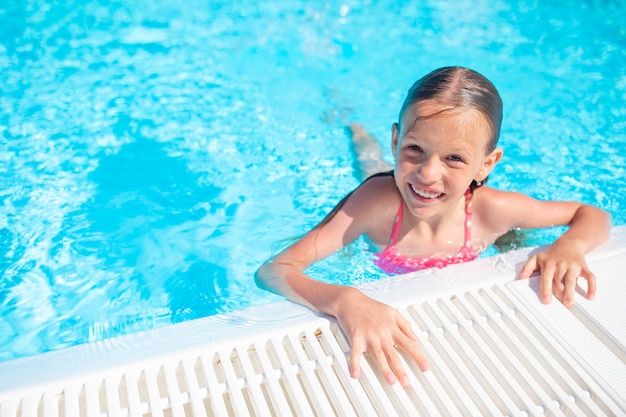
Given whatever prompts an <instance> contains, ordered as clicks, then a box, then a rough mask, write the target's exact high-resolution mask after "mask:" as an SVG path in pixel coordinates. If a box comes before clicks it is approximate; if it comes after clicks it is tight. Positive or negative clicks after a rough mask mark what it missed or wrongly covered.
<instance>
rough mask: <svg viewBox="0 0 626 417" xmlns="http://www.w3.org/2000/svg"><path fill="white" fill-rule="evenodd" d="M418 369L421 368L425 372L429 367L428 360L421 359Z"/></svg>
mask: <svg viewBox="0 0 626 417" xmlns="http://www.w3.org/2000/svg"><path fill="white" fill-rule="evenodd" d="M420 369H421V370H422V372H426V371H428V369H429V368H428V362H426V361H422V362H421V363H420Z"/></svg>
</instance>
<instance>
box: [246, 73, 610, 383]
mask: <svg viewBox="0 0 626 417" xmlns="http://www.w3.org/2000/svg"><path fill="white" fill-rule="evenodd" d="M501 120H502V101H501V99H500V96H499V94H498V92H497V90H496V89H495V87H494V86H493V85H492V84H491V82H489V81H488V80H487V79H486V78H484V77H483V76H481V75H480V74H478V73H476V72H474V71H472V70H469V69H466V68H462V67H446V68H440V69H437V70H435V71H433V72H431V73H430V74H428V75H426V76H425V77H423V78H421V79H419V80H418V81H417V82H416V83H415V84H414V85H413V86H412V87H411V89H410V90H409V92H408V95H407V98H406V99H405V101H404V104H403V105H402V108H401V110H400V116H399V120H398V122H397V123H394V124H393V125H392V128H391V146H392V151H393V156H394V157H395V165H394V169H393V171H390V172H386V173H381V174H377V175H373V176H371V177H370V178H368V179H367V180H366V181H364V182H363V183H362V184H361V185H360V186H359V187H357V188H356V189H355V190H354V191H353V192H351V193H350V194H348V195H347V196H346V197H345V198H344V199H343V200H342V201H341V202H340V203H339V204H338V205H337V206H336V207H335V208H334V209H333V210H332V211H331V212H330V214H329V215H328V216H327V217H326V218H325V219H324V220H322V222H321V223H320V224H319V225H317V226H316V227H315V228H314V229H313V230H311V231H310V232H308V233H307V234H306V235H304V236H303V237H302V238H301V239H299V240H298V241H297V242H295V243H294V244H293V245H291V246H289V247H288V248H286V249H285V250H283V251H282V252H281V253H279V254H278V255H276V256H275V257H274V258H273V259H270V260H269V261H267V262H266V263H265V264H263V265H262V266H261V268H259V270H258V271H257V273H256V280H257V283H258V285H259V286H260V287H262V288H265V289H267V290H270V291H273V292H275V293H278V294H281V295H283V296H285V297H287V298H289V299H291V300H293V301H295V302H297V303H300V304H303V305H306V306H308V307H310V308H312V309H314V310H316V311H318V312H321V313H323V314H328V315H331V316H334V317H335V318H336V319H337V322H338V324H339V326H340V327H341V328H342V330H343V331H344V333H345V334H346V336H347V338H348V340H349V342H350V346H351V353H350V358H349V366H350V373H351V375H352V377H354V378H358V377H359V375H360V357H361V354H362V353H364V352H368V353H369V354H370V355H371V356H372V358H373V359H374V361H375V362H376V364H377V366H378V367H379V368H380V370H381V372H382V374H383V376H384V377H385V379H386V380H387V382H388V383H390V384H393V383H395V382H396V381H397V380H399V381H400V383H401V384H402V386H407V385H408V383H409V382H408V381H409V380H408V377H407V376H406V372H405V370H404V368H403V366H402V364H401V361H400V357H399V354H398V352H397V350H396V349H397V348H400V349H402V350H404V351H405V352H406V353H407V354H408V355H409V356H410V357H411V358H412V359H413V360H415V361H416V363H417V364H418V366H419V367H420V369H421V370H423V371H424V370H426V369H428V365H427V363H426V360H425V358H424V356H423V355H422V353H421V352H420V351H419V350H418V348H417V346H416V343H415V341H416V337H415V334H414V333H413V331H412V330H411V327H410V324H409V323H408V321H407V320H406V319H405V318H403V317H402V316H401V315H400V314H399V313H398V312H397V310H395V309H394V308H392V307H390V306H387V305H385V304H382V303H380V302H378V301H376V300H373V299H371V298H369V297H367V296H366V295H365V294H363V293H362V292H360V291H359V290H357V289H356V288H353V287H349V286H339V285H333V284H328V283H324V282H320V281H317V280H314V279H312V278H310V277H308V276H307V275H306V274H304V273H303V271H304V270H305V269H306V268H308V267H309V266H310V265H311V264H312V263H314V262H316V261H318V260H320V259H322V258H324V257H326V256H329V255H330V254H332V253H334V252H336V251H337V250H339V249H340V248H342V247H344V246H345V245H347V244H349V243H350V242H352V241H354V240H355V239H356V238H358V237H359V236H361V235H364V236H365V238H366V239H367V240H368V241H369V242H370V245H371V247H372V250H374V251H376V252H377V253H376V254H375V258H374V259H375V262H376V264H377V265H378V266H379V267H380V268H382V269H383V270H384V271H387V272H389V273H405V272H410V271H414V270H418V269H423V268H429V267H433V266H436V267H443V266H445V265H448V264H450V263H458V262H466V261H470V260H472V259H475V258H476V257H477V256H478V254H479V253H480V251H481V250H483V249H484V248H486V247H487V246H488V245H489V244H491V243H493V242H494V240H495V239H496V238H498V237H499V236H501V235H503V234H504V233H506V232H507V231H509V230H511V229H514V228H542V227H551V226H557V225H568V226H569V228H568V230H567V231H566V232H565V233H564V234H563V235H562V236H561V237H560V238H559V239H557V240H556V241H555V242H554V243H553V244H552V246H551V247H549V248H548V249H547V250H545V251H543V252H541V253H538V254H536V255H533V256H532V257H531V258H530V259H529V260H528V262H527V263H526V264H525V265H524V267H523V268H522V270H521V273H520V278H528V277H530V275H531V274H532V273H533V272H534V271H536V270H540V271H541V285H540V297H541V299H542V301H543V302H545V303H549V302H550V301H551V295H552V294H553V293H554V295H555V296H556V297H557V298H558V299H559V300H561V301H562V302H563V303H564V304H565V305H566V306H569V305H571V303H572V300H573V294H574V290H575V287H576V280H577V278H578V277H583V278H584V279H585V280H587V287H588V291H587V295H586V296H587V298H589V299H591V298H593V296H594V293H595V287H596V280H595V277H594V275H593V274H592V273H591V271H590V270H589V269H588V267H587V265H586V263H585V257H584V254H585V252H587V251H589V250H591V249H592V248H594V247H596V246H598V245H599V244H601V243H602V242H604V241H605V240H606V239H607V238H608V235H609V232H610V227H611V226H610V218H609V215H608V214H607V213H605V212H604V211H602V210H600V209H598V208H595V207H592V206H588V205H584V204H580V203H574V202H549V201H538V200H535V199H533V198H531V197H528V196H525V195H522V194H519V193H515V192H505V191H498V190H496V189H493V188H489V187H486V186H483V184H484V183H485V181H486V180H487V176H488V175H489V173H490V172H491V171H492V170H493V168H494V167H495V165H496V164H497V163H498V161H499V160H500V158H501V157H502V150H501V149H499V148H497V147H496V144H497V141H498V136H499V133H500V124H501ZM354 130H355V128H353V133H355V138H354V140H355V144H356V146H359V143H358V139H359V134H361V138H362V139H363V138H364V136H362V132H356V131H354ZM365 139H367V138H365Z"/></svg>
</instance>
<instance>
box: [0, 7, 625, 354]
mask: <svg viewBox="0 0 626 417" xmlns="http://www.w3.org/2000/svg"><path fill="white" fill-rule="evenodd" d="M180 3H181V4H171V2H165V1H156V2H145V1H124V2H121V1H119V2H108V3H103V2H97V1H88V2H82V4H79V5H71V6H68V5H65V4H61V2H48V3H47V4H42V3H40V2H34V1H24V2H16V1H12V2H8V3H5V4H3V5H2V6H0V11H1V13H0V69H1V71H0V77H1V80H2V81H1V83H0V85H1V86H2V90H3V93H2V95H1V96H0V109H1V111H0V117H1V121H0V129H1V130H2V142H1V144H0V175H2V186H1V187H0V193H1V196H2V206H1V208H0V248H1V249H0V250H1V252H0V253H2V255H3V257H2V258H1V259H2V260H1V261H0V262H1V264H0V265H1V266H0V268H2V269H1V271H2V278H1V281H0V346H1V347H2V348H1V349H0V360H7V359H12V358H16V357H19V356H25V355H31V354H37V353H41V352H44V351H48V350H55V349H60V348H62V347H66V346H71V345H75V344H80V343H84V342H87V341H94V340H99V339H103V338H107V337H110V336H115V335H119V334H125V333H132V332H136V331H139V330H143V329H148V328H152V327H158V326H164V325H166V324H170V323H173V322H181V321H185V320H190V319H193V318H197V317H204V316H210V315H214V314H217V313H221V312H228V311H233V310H237V309H241V308H243V307H246V306H248V305H256V304H262V303H266V302H270V301H274V300H277V299H278V298H277V297H275V296H273V295H270V294H268V293H264V292H262V291H260V290H258V289H257V288H256V287H255V285H254V282H253V279H252V275H253V273H254V271H255V269H256V268H257V267H258V265H259V264H260V263H261V262H262V261H264V260H265V259H266V258H267V257H269V256H270V255H271V254H272V253H273V252H274V251H276V250H278V249H279V248H280V247H281V246H282V245H284V244H285V242H288V241H289V239H290V238H291V237H293V236H297V235H299V234H301V233H302V232H304V231H305V230H307V229H308V228H309V227H311V226H312V225H314V224H316V223H317V222H318V221H319V220H320V219H321V218H322V217H323V215H324V214H325V213H326V212H327V211H328V210H329V209H330V208H332V206H333V205H334V204H335V203H336V202H337V201H338V200H339V198H341V197H342V196H343V195H344V194H345V193H346V192H348V191H349V190H350V189H352V188H353V187H354V186H356V185H357V180H356V178H355V177H354V175H353V170H352V166H351V164H352V157H351V155H350V153H349V148H348V141H347V139H346V136H345V133H344V131H343V125H344V123H345V122H346V121H351V120H359V121H361V122H363V123H364V124H365V126H366V127H367V128H368V129H369V130H371V131H372V132H373V133H374V134H375V135H376V136H377V137H378V138H380V140H381V142H382V143H383V144H386V143H387V141H388V135H389V127H390V124H391V123H392V122H393V121H394V120H395V118H396V117H397V112H398V110H399V106H400V103H401V100H402V99H403V96H404V94H405V92H406V89H407V88H408V87H409V86H410V84H411V83H412V82H413V81H414V79H415V78H417V77H419V76H421V75H423V74H424V73H425V72H427V71H429V70H431V69H433V68H435V67H438V66H442V65H450V64H456V65H464V66H468V67H471V68H474V69H476V70H478V71H480V72H481V73H483V74H485V75H486V76H487V77H488V78H490V79H491V80H492V81H493V82H494V84H495V85H496V86H497V87H498V89H499V90H500V93H501V95H502V97H503V100H504V104H505V118H504V123H503V131H502V137H501V146H502V147H503V148H504V150H505V156H504V159H503V161H502V162H501V163H500V164H499V166H498V167H497V168H496V170H495V172H494V173H493V174H492V175H491V177H490V183H491V185H494V186H497V187H501V188H505V189H512V190H523V191H524V192H527V193H529V194H531V195H534V196H536V197H538V198H566V199H573V200H579V201H584V202H587V203H591V204H595V205H598V206H600V207H602V208H604V209H605V210H607V211H609V212H610V213H611V214H612V215H613V217H614V223H615V224H618V225H621V224H624V223H626V221H625V220H626V219H625V216H626V215H625V214H624V213H625V210H624V208H625V206H626V196H624V193H623V190H624V189H626V175H625V173H624V167H626V162H625V157H624V154H623V149H624V145H625V144H626V138H625V135H624V130H625V128H626V105H625V104H624V103H625V102H626V66H625V65H624V64H625V63H626V59H625V58H626V32H625V30H624V28H623V25H622V22H621V20H620V19H619V16H622V15H623V14H624V5H622V4H614V3H612V2H589V3H586V4H582V5H578V6H571V7H569V8H567V9H566V8H563V7H560V6H559V5H556V4H537V5H535V4H533V3H520V4H519V5H509V4H507V3H506V2H489V4H487V3H484V4H475V3H473V2H466V3H463V2H455V3H454V6H452V5H451V4H447V3H446V2H404V3H402V2H401V3H398V5H397V7H394V8H389V7H388V6H387V5H385V4H379V3H376V2H371V3H370V2H344V3H342V4H341V5H340V4H334V3H323V2H314V3H309V2H304V1H294V2H289V4H282V3H280V2H267V3H266V2H262V3H261V4H255V2H248V1H244V2H239V3H238V4H236V5H234V4H230V3H228V2H210V3H209V4H206V3H205V2H199V1H189V2H180ZM453 7H454V8H453ZM388 156H390V155H388ZM553 237H554V233H552V232H544V233H539V234H536V235H533V240H532V241H531V242H529V244H541V243H547V242H549V241H550V240H551V239H552V238H553ZM358 245H359V244H357V246H358ZM355 252H356V253H355V254H353V255H350V256H346V255H345V254H339V255H338V256H335V257H333V258H330V259H329V260H327V261H325V262H322V263H320V264H319V265H316V266H315V267H314V268H313V271H312V273H313V274H314V275H316V276H318V277H324V278H326V277H330V276H332V277H333V278H332V279H334V280H336V281H337V282H359V283H362V282H367V281H372V280H376V279H378V278H379V277H380V274H379V273H378V272H376V271H375V270H374V269H373V268H372V267H371V266H370V264H369V263H368V262H367V255H366V254H365V253H363V252H362V251H358V250H357V251H355Z"/></svg>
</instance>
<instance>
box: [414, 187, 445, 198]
mask: <svg viewBox="0 0 626 417" xmlns="http://www.w3.org/2000/svg"><path fill="white" fill-rule="evenodd" d="M411 188H412V189H413V191H415V194H417V195H419V196H420V197H423V198H437V197H439V196H440V195H441V193H429V192H426V191H423V190H419V189H417V188H415V186H414V185H411Z"/></svg>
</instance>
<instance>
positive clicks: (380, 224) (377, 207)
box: [343, 175, 401, 242]
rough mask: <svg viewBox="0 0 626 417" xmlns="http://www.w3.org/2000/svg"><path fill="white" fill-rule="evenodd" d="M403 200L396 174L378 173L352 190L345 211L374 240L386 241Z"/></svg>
mask: <svg viewBox="0 0 626 417" xmlns="http://www.w3.org/2000/svg"><path fill="white" fill-rule="evenodd" d="M400 203H401V196H400V193H399V192H398V188H397V187H396V183H395V181H394V178H393V176H391V175H389V176H386V175H385V176H377V177H373V178H369V179H368V180H366V181H365V182H364V183H362V184H361V185H360V186H359V187H358V188H357V189H356V190H354V191H353V193H352V194H351V195H350V197H349V198H348V199H347V201H346V203H345V206H344V208H343V211H344V212H345V214H346V215H347V216H349V217H350V218H352V219H353V221H354V222H356V223H359V224H360V225H361V226H362V227H361V229H362V230H363V231H364V233H365V234H367V235H368V237H369V238H370V239H371V240H373V241H375V242H378V241H382V242H387V241H388V239H389V235H390V233H391V228H392V227H393V221H394V218H395V216H396V214H397V211H398V207H399V205H400Z"/></svg>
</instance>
